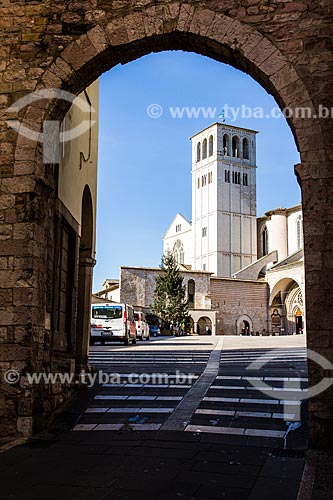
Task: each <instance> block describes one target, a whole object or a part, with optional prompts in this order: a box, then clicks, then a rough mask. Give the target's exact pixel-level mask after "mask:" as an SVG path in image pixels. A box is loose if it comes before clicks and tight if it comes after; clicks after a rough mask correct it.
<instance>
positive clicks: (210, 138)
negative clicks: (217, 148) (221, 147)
mask: <svg viewBox="0 0 333 500" xmlns="http://www.w3.org/2000/svg"><path fill="white" fill-rule="evenodd" d="M213 148H214V139H213V136H212V135H210V136H209V153H208V154H209V156H212V154H213Z"/></svg>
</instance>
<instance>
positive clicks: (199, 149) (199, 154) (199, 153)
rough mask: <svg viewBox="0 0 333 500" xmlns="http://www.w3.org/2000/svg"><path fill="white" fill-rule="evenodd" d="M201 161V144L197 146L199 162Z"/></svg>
mask: <svg viewBox="0 0 333 500" xmlns="http://www.w3.org/2000/svg"><path fill="white" fill-rule="evenodd" d="M200 160H201V142H198V144H197V161H200Z"/></svg>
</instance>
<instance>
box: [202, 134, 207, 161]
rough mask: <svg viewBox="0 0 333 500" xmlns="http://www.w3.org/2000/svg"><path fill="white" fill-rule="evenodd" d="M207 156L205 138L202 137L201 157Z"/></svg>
mask: <svg viewBox="0 0 333 500" xmlns="http://www.w3.org/2000/svg"><path fill="white" fill-rule="evenodd" d="M205 158H207V139H204V140H203V142H202V159H203V160H204V159H205Z"/></svg>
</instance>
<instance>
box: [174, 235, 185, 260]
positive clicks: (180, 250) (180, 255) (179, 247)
mask: <svg viewBox="0 0 333 500" xmlns="http://www.w3.org/2000/svg"><path fill="white" fill-rule="evenodd" d="M172 253H173V255H174V256H175V259H176V261H177V262H178V264H184V245H183V243H182V241H181V240H177V241H176V243H175V244H174V246H173V252H172Z"/></svg>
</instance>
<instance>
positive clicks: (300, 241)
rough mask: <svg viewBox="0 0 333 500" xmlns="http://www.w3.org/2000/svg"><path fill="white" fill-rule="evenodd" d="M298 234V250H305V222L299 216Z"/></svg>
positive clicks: (297, 222) (297, 223)
mask: <svg viewBox="0 0 333 500" xmlns="http://www.w3.org/2000/svg"><path fill="white" fill-rule="evenodd" d="M296 232H297V249H298V250H299V249H300V248H303V221H302V216H301V215H299V216H298V217H297V221H296Z"/></svg>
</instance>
